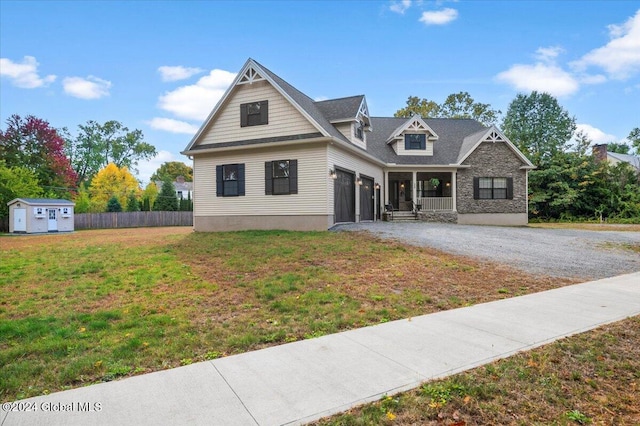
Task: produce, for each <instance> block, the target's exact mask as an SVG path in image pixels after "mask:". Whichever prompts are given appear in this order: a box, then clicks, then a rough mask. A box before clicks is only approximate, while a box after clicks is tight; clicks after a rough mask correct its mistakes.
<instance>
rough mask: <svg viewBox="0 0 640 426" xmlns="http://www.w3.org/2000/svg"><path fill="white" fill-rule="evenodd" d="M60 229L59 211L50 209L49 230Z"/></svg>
mask: <svg viewBox="0 0 640 426" xmlns="http://www.w3.org/2000/svg"><path fill="white" fill-rule="evenodd" d="M56 231H58V211H57V210H56V209H49V232H56Z"/></svg>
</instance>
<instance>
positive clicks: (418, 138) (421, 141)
mask: <svg viewBox="0 0 640 426" xmlns="http://www.w3.org/2000/svg"><path fill="white" fill-rule="evenodd" d="M404 149H406V150H412V149H414V150H423V151H424V150H426V149H427V135H425V134H421V135H420V134H411V133H409V134H406V135H404Z"/></svg>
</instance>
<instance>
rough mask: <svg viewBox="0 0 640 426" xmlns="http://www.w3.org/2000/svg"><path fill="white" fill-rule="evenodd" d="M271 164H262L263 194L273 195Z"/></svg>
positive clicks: (268, 162)
mask: <svg viewBox="0 0 640 426" xmlns="http://www.w3.org/2000/svg"><path fill="white" fill-rule="evenodd" d="M272 177H273V163H272V162H271V161H266V162H265V163H264V194H265V195H271V194H273V179H272Z"/></svg>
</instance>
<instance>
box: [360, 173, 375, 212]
mask: <svg viewBox="0 0 640 426" xmlns="http://www.w3.org/2000/svg"><path fill="white" fill-rule="evenodd" d="M360 220H373V179H367V178H364V177H363V178H362V185H360Z"/></svg>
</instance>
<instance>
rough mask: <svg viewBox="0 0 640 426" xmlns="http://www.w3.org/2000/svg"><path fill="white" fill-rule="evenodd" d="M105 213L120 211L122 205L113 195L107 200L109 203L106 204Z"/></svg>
mask: <svg viewBox="0 0 640 426" xmlns="http://www.w3.org/2000/svg"><path fill="white" fill-rule="evenodd" d="M107 211H108V212H121V211H122V205H121V204H120V201H118V197H116V196H115V195H114V196H113V197H111V198H109V201H108V202H107Z"/></svg>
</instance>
